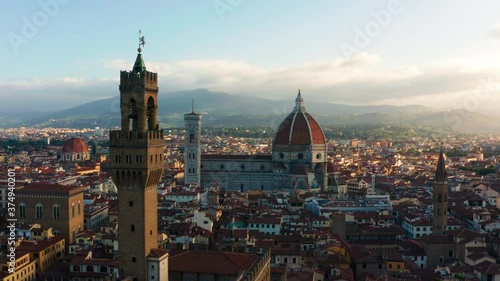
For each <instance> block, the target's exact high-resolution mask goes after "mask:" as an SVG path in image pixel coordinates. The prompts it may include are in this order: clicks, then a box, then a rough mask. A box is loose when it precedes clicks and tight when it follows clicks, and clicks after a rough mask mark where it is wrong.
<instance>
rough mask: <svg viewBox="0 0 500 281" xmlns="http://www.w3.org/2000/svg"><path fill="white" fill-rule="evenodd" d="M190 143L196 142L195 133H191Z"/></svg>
mask: <svg viewBox="0 0 500 281" xmlns="http://www.w3.org/2000/svg"><path fill="white" fill-rule="evenodd" d="M189 143H194V133H190V134H189Z"/></svg>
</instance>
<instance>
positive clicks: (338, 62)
mask: <svg viewBox="0 0 500 281" xmlns="http://www.w3.org/2000/svg"><path fill="white" fill-rule="evenodd" d="M494 56H495V55H494V54H493V55H492V54H478V55H477V56H476V57H470V58H459V59H449V60H440V61H433V62H430V63H427V64H421V65H410V66H406V67H383V66H382V63H381V61H382V58H380V57H379V56H378V55H375V54H368V53H360V54H358V55H356V56H353V57H352V58H351V59H344V58H337V59H332V60H327V61H316V62H310V63H305V64H302V65H296V66H290V67H280V68H266V67H262V66H259V65H254V64H251V63H248V62H245V61H234V60H228V59H225V60H216V59H204V60H183V61H178V62H173V63H166V62H161V61H149V62H148V61H146V66H147V67H148V69H149V70H151V71H154V72H158V74H159V76H160V77H159V81H160V91H161V93H165V92H170V91H175V90H186V89H194V88H206V89H209V90H213V91H224V92H228V93H231V94H237V95H247V96H257V97H263V98H269V99H293V98H294V95H295V93H296V90H297V88H298V87H301V88H302V89H303V93H304V96H305V98H306V100H317V101H324V102H334V103H348V104H381V103H389V104H396V105H398V104H408V103H409V102H415V103H419V104H425V105H436V106H440V107H441V108H445V109H449V107H450V106H449V105H447V104H446V102H445V101H448V102H449V103H450V104H451V103H453V102H454V101H455V100H456V99H457V97H463V95H467V93H473V91H474V90H475V89H476V88H477V87H478V85H479V84H480V80H481V79H487V78H488V77H489V78H490V79H493V80H495V81H500V71H499V68H498V66H496V65H495V64H492V63H491V61H492V60H495V58H497V57H494ZM132 63H133V62H132ZM103 66H104V67H106V68H110V69H112V70H113V73H116V72H115V70H123V69H130V68H131V62H130V61H129V60H124V59H116V60H111V61H106V62H103ZM118 81H119V78H118V77H109V78H100V79H98V80H85V79H83V78H81V77H63V78H60V79H56V80H55V81H46V80H43V79H39V78H33V79H31V80H27V81H0V93H12V92H16V93H18V95H20V96H24V97H26V100H28V101H35V100H37V99H43V100H50V101H53V102H54V105H53V106H52V107H56V108H61V107H62V108H68V107H71V106H75V105H78V103H83V102H88V101H91V100H95V99H100V98H106V97H110V96H115V95H118V91H117V84H118V83H119V82H118ZM161 93H160V94H161ZM1 95H2V94H0V97H1ZM495 98H496V96H495V95H493V96H492V97H491V99H492V101H493V100H495ZM433 101H439V103H434V102H433ZM485 103H488V101H485ZM56 104H57V105H56ZM488 104H491V103H488Z"/></svg>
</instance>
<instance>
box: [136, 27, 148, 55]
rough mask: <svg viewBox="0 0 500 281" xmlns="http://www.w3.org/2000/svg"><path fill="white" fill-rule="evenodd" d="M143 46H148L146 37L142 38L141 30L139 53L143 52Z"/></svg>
mask: <svg viewBox="0 0 500 281" xmlns="http://www.w3.org/2000/svg"><path fill="white" fill-rule="evenodd" d="M141 45H142V46H143V47H144V45H146V38H144V36H141V30H140V29H139V49H137V51H138V52H139V53H140V52H141V51H142V49H141Z"/></svg>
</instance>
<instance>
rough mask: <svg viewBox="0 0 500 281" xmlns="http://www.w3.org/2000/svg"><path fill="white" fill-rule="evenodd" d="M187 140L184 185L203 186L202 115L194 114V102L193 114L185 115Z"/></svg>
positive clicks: (192, 106)
mask: <svg viewBox="0 0 500 281" xmlns="http://www.w3.org/2000/svg"><path fill="white" fill-rule="evenodd" d="M184 123H185V126H186V127H185V128H186V140H185V142H184V143H185V146H184V183H185V184H190V183H195V184H197V185H200V184H201V171H200V169H201V114H197V113H195V112H194V101H193V102H192V105H191V113H186V114H184Z"/></svg>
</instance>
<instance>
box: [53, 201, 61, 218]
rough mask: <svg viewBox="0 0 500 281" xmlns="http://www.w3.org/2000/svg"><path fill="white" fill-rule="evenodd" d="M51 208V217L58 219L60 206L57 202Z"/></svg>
mask: <svg viewBox="0 0 500 281" xmlns="http://www.w3.org/2000/svg"><path fill="white" fill-rule="evenodd" d="M52 208H53V210H52V211H53V214H52V216H53V218H54V219H55V220H57V219H59V218H60V217H61V208H60V207H59V205H57V204H56V205H54V206H53V207H52Z"/></svg>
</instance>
